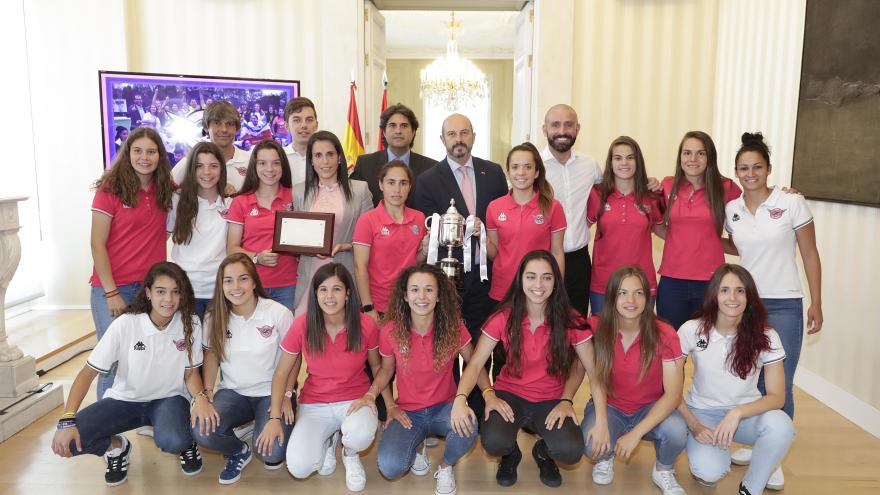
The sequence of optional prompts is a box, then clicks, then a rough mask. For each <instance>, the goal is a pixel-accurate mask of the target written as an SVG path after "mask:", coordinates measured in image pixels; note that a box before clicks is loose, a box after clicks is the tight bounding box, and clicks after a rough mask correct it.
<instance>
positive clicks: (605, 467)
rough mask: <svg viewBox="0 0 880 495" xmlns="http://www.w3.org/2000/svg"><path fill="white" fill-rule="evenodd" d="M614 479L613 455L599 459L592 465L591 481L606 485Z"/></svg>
mask: <svg viewBox="0 0 880 495" xmlns="http://www.w3.org/2000/svg"><path fill="white" fill-rule="evenodd" d="M612 481H614V457H613V456H612V457H610V458H608V459H605V460H604V461H599V462H597V463H596V465H595V466H593V483H595V484H597V485H608V484H611V482H612Z"/></svg>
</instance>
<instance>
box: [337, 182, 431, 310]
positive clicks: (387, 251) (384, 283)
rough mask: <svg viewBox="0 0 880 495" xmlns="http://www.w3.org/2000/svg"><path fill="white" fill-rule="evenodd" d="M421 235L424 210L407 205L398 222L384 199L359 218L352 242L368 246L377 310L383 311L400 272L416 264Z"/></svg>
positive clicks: (372, 293) (423, 231)
mask: <svg viewBox="0 0 880 495" xmlns="http://www.w3.org/2000/svg"><path fill="white" fill-rule="evenodd" d="M424 236H425V215H424V213H422V212H420V211H419V210H414V209H412V208H406V209H405V210H404V212H403V223H397V222H395V221H394V219H393V218H391V216H390V215H389V214H388V211H386V210H385V200H382V201H379V206H377V207H376V208H374V209H372V210H370V211H368V212H366V213H364V214H363V215H361V216H360V218H358V221H357V224H356V225H355V228H354V236H353V237H352V243H353V244H360V245H362V246H367V247H369V248H370V260H369V262H368V263H367V275H368V276H369V278H370V296H371V297H372V301H370V302H372V303H373V307H375V308H376V311H380V312H382V313H384V312H385V311H386V310H387V309H388V300H389V299H391V290H392V288H393V287H394V281H395V280H396V279H397V276H398V275H399V274H400V272H401V271H403V270H404V269H405V268H406V267H408V266H411V265H414V264H415V263H416V257H417V254H418V250H419V244H420V243H421V242H422V238H423V237H424Z"/></svg>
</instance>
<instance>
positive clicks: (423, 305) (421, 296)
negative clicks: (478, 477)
mask: <svg viewBox="0 0 880 495" xmlns="http://www.w3.org/2000/svg"><path fill="white" fill-rule="evenodd" d="M457 299H458V292H457V291H456V289H455V285H454V284H453V283H452V281H450V280H449V278H447V277H446V275H444V274H443V272H441V271H440V269H439V268H437V267H435V266H432V265H428V264H424V263H422V264H419V265H415V266H411V267H409V268H407V269H406V270H404V271H403V273H401V274H400V277H398V279H397V282H396V283H395V285H394V291H393V292H392V294H391V301H390V302H389V304H388V312H387V313H386V314H385V320H386V321H387V323H386V324H385V325H384V326H383V327H382V330H381V332H380V336H379V353H380V354H381V355H382V367H381V370H380V371H379V373H378V374H377V375H376V379H375V380H374V381H373V384H372V385H371V386H370V390H369V392H368V394H366V395H365V398H366V399H368V400H372V399H375V397H376V395H377V394H378V391H380V390H384V389H385V388H386V386H387V385H388V383H389V381H390V379H391V376H392V375H393V374H396V380H397V403H396V404H395V403H394V401H393V400H391V397H390V396H386V399H385V400H386V404H387V406H388V420H387V421H385V426H384V431H383V432H382V438H381V439H380V441H379V453H378V460H379V472H381V473H382V475H383V476H385V477H386V478H390V479H394V478H398V477H400V476H402V475H403V474H404V473H406V472H407V471H411V472H412V473H413V474H415V475H419V476H421V475H425V474H427V473H428V471H429V470H430V462H429V461H428V457H427V454H426V452H425V445H424V440H425V437H427V436H428V435H439V436H445V437H446V447H445V450H444V452H443V460H442V461H441V462H440V465H439V466H438V467H437V471H436V472H435V473H434V478H435V479H436V480H437V483H436V487H435V493H436V494H440V495H449V494H454V493H455V492H456V488H455V477H454V475H453V473H452V466H454V465H455V463H456V462H458V460H459V459H461V457H462V456H463V455H465V454H466V453H467V452H468V450H470V448H471V446H472V445H473V444H474V441H476V439H477V428H476V424H473V425H472V429H471V430H470V431H469V432H468V433H466V434H461V433H460V432H457V431H455V430H453V428H452V423H451V422H450V414H451V412H452V401H453V399H454V398H455V381H454V379H453V377H452V367H453V366H457V365H458V356H459V355H461V357H462V358H464V360H465V361H468V360H469V359H470V358H471V353H472V351H473V347H472V346H471V343H470V342H471V336H470V333H468V330H467V327H465V326H464V323H463V322H462V320H461V309H460V308H459V303H458V300H457ZM478 382H479V384H480V387H481V388H485V387H488V386H489V376H488V375H487V374H486V371H485V370H482V371H481V373H480V377H479V379H478Z"/></svg>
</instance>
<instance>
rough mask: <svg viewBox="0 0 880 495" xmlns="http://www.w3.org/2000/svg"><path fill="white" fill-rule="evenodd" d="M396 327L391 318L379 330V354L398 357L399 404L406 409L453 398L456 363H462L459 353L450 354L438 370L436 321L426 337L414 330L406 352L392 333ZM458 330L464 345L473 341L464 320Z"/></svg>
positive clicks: (460, 344)
mask: <svg viewBox="0 0 880 495" xmlns="http://www.w3.org/2000/svg"><path fill="white" fill-rule="evenodd" d="M393 330H394V322H389V323H387V324H385V326H383V327H382V329H381V330H380V331H379V354H381V355H382V356H385V357H390V356H394V359H395V361H396V372H397V375H396V379H397V405H399V406H400V408H401V409H403V410H404V411H415V410H418V409H424V408H426V407H431V406H434V405H437V404H445V403H447V402H452V399H454V398H455V390H456V385H455V380H453V378H452V366H453V365H455V366H458V361H457V360H456V359H455V355H453V356H450V358H449V359H448V360H447V361H446V363H445V364H444V365H443V366H442V367H441V368H440V369H439V370H437V371H435V370H434V345H433V342H432V339H433V338H434V327H433V325H432V326H431V328H430V329H429V330H428V333H426V334H425V336H424V337H423V336H421V335H419V334H417V333H416V332H413V331H411V330H410V332H409V347H410V350H409V353H407V355H406V356H401V354H400V348H399V347H398V345H397V340H396V339H395V338H394V337H393V336H392V335H391V332H392V331H393ZM458 331H459V339H458V348H459V349H461V348H462V347H464V346H466V345H468V344H469V343H470V341H471V334H470V333H468V330H467V327H465V326H464V323H459V325H458ZM456 352H457V351H456Z"/></svg>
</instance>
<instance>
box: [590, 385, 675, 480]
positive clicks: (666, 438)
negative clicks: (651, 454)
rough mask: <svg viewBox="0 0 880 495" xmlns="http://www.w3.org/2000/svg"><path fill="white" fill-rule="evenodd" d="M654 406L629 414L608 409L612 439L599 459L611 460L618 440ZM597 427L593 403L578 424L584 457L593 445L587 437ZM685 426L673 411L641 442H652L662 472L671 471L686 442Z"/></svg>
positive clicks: (615, 409)
mask: <svg viewBox="0 0 880 495" xmlns="http://www.w3.org/2000/svg"><path fill="white" fill-rule="evenodd" d="M653 406H654V404H648V405H647V406H644V407H642V408H641V409H639V410H638V411H636V412H634V413H632V414H626V413H625V412H623V411H621V410H619V409H617V408H615V407H614V406H608V433H609V435H610V436H611V449H610V451H609V452H606V453H605V454H604V455H603V456H602V458H601V459H600V460H606V459H610V458H612V457H614V446H615V445H616V444H617V439H618V438H620V437H622V436H623V434H624V433H627V432H628V431H630V430H632V429H633V428H635V426H636V425H637V424H639V422H640V421H642V419H644V418H645V416H647V415H648V411H650V410H651V407H653ZM595 424H596V409H595V407H594V406H593V401H592V400H590V402H588V403H587V407H586V408H585V409H584V420H583V421H581V431H583V433H584V444H585V445H584V455H587V456H588V455H589V454H590V450H591V449H592V442H591V441H590V440H588V439H587V434H588V433H589V432H590V430H591V429H592V428H593V425H595ZM687 431H688V430H687V423H686V422H685V420H684V417H683V416H682V415H681V413H680V412H678V411H672V414H670V415H669V416H668V417H667V418H666V419H664V420H663V421H661V422H660V423H659V424H658V425H657V426H655V427H654V429H652V430H651V431H649V432H648V433H647V434H646V435H645V436H644V437H643V440H649V441H652V442H654V451H655V452H656V453H657V466H659V467H660V468H662V469H672V466H673V465H674V464H675V459H676V458H677V457H678V454H681V451H682V450H684V446H685V444H686V443H687Z"/></svg>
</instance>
